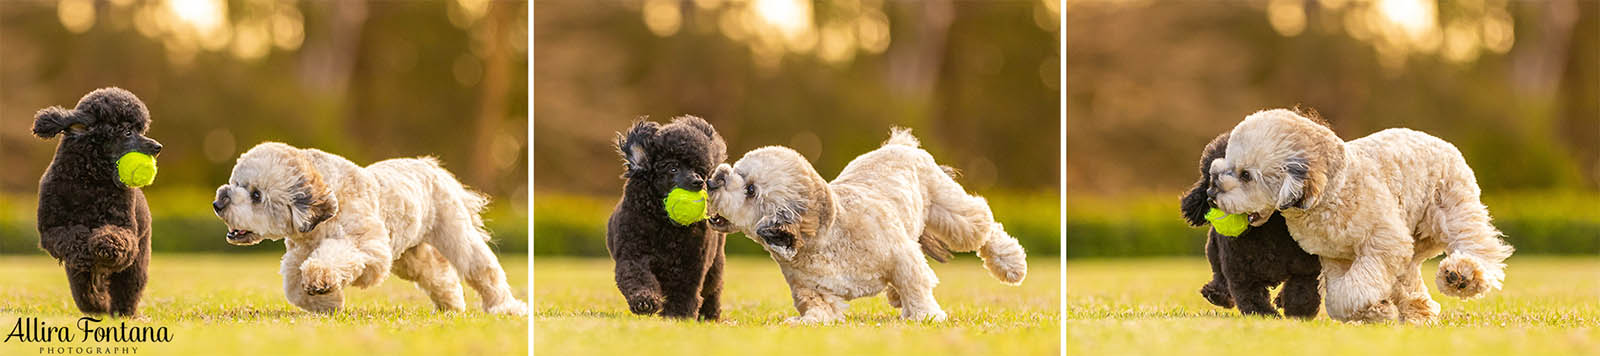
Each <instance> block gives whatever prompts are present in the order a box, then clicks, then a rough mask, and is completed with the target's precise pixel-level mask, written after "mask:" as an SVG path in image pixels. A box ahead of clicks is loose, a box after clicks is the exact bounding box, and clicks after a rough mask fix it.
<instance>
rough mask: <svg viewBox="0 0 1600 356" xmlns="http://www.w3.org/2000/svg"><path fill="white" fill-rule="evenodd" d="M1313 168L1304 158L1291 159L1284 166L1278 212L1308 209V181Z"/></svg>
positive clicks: (1279, 190)
mask: <svg viewBox="0 0 1600 356" xmlns="http://www.w3.org/2000/svg"><path fill="white" fill-rule="evenodd" d="M1310 168H1311V166H1310V165H1308V164H1307V163H1306V159H1304V158H1291V159H1289V160H1288V161H1287V162H1284V164H1283V174H1284V177H1283V187H1280V188H1279V189H1278V210H1283V209H1288V208H1291V207H1293V208H1301V209H1305V208H1306V192H1305V190H1306V189H1305V188H1306V179H1308V178H1309V177H1310Z"/></svg>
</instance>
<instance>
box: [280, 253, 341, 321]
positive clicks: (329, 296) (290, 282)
mask: <svg viewBox="0 0 1600 356" xmlns="http://www.w3.org/2000/svg"><path fill="white" fill-rule="evenodd" d="M284 245H285V246H287V247H288V252H286V253H284V254H283V262H282V266H281V267H280V269H279V270H278V273H279V274H282V275H283V296H284V298H287V299H289V304H294V306H296V307H300V309H305V310H307V311H312V312H317V313H332V312H336V311H339V309H341V308H343V307H344V293H343V291H340V290H334V291H333V292H330V293H325V294H311V293H308V292H306V288H305V282H304V278H302V275H301V273H300V266H301V265H302V264H303V263H305V261H306V257H309V256H310V255H311V249H310V247H308V246H306V244H305V243H300V242H295V240H285V241H284Z"/></svg>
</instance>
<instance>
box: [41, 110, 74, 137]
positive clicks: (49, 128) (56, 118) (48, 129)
mask: <svg viewBox="0 0 1600 356" xmlns="http://www.w3.org/2000/svg"><path fill="white" fill-rule="evenodd" d="M74 113H75V112H74V111H71V110H67V109H62V108H61V107H60V106H51V107H48V108H44V109H40V110H39V112H38V113H36V114H34V115H33V135H34V136H39V138H51V137H56V135H57V134H60V133H61V131H64V130H69V129H71V130H81V129H83V123H82V122H81V120H78V117H77V115H73V114H74Z"/></svg>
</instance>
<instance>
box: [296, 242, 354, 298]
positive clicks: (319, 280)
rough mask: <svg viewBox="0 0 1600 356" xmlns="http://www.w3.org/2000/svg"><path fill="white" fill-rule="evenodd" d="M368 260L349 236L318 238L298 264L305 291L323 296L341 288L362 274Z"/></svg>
mask: <svg viewBox="0 0 1600 356" xmlns="http://www.w3.org/2000/svg"><path fill="white" fill-rule="evenodd" d="M367 260H368V258H367V255H366V254H365V253H363V252H362V251H361V250H360V249H358V248H356V245H355V243H354V242H353V241H351V239H349V238H348V236H342V237H340V238H324V239H322V240H320V241H317V244H316V247H315V248H313V249H312V250H311V255H310V256H307V257H306V260H305V262H304V263H301V264H300V278H301V283H302V284H304V286H303V287H304V288H305V293H306V294H310V295H323V294H328V293H332V292H334V291H337V290H340V289H343V288H344V287H345V286H348V285H350V283H352V282H354V281H355V280H356V278H357V277H360V276H361V272H362V270H364V269H366V262H367Z"/></svg>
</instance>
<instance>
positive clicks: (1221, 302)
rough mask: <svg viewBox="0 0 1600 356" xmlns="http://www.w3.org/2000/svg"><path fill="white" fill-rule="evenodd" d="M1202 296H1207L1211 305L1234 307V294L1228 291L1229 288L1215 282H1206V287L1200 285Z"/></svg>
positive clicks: (1226, 307)
mask: <svg viewBox="0 0 1600 356" xmlns="http://www.w3.org/2000/svg"><path fill="white" fill-rule="evenodd" d="M1200 296H1202V297H1205V298H1206V301H1208V302H1211V305H1215V306H1219V307H1222V308H1224V309H1230V308H1233V294H1231V293H1228V289H1227V288H1223V287H1222V286H1219V285H1217V284H1215V283H1206V285H1205V286H1204V287H1200Z"/></svg>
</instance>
